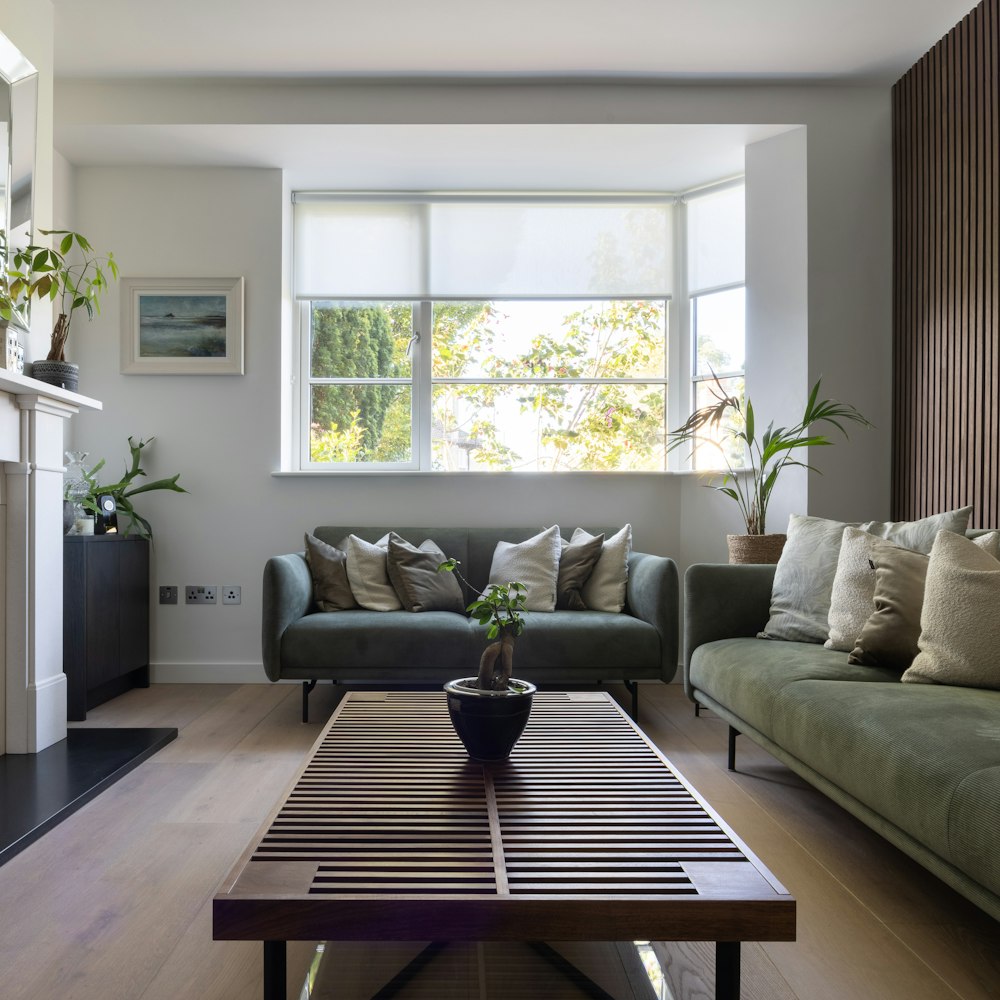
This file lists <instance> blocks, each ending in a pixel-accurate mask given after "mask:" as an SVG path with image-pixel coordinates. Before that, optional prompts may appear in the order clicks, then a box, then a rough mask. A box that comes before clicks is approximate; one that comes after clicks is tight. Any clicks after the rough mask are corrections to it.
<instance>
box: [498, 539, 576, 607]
mask: <svg viewBox="0 0 1000 1000" xmlns="http://www.w3.org/2000/svg"><path fill="white" fill-rule="evenodd" d="M559 551H560V545H559V526H558V525H553V526H552V527H551V528H546V529H545V530H544V531H540V532H539V533H538V534H537V535H533V536H532V537H531V538H528V539H526V540H525V541H523V542H504V541H500V542H497V545H496V548H495V549H494V550H493V562H492V564H491V566H490V577H489V580H488V581H487V584H491V583H510V582H512V581H516V582H517V583H523V584H524V586H525V588H526V590H527V594H526V598H525V609H526V610H528V611H555V609H556V584H557V582H558V579H559Z"/></svg>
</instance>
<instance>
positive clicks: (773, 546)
mask: <svg viewBox="0 0 1000 1000" xmlns="http://www.w3.org/2000/svg"><path fill="white" fill-rule="evenodd" d="M785 538H786V536H785V535H726V542H727V543H728V545H729V561H730V562H731V563H770V564H773V563H776V562H777V561H778V560H779V559H780V558H781V550H782V549H783V548H784V547H785Z"/></svg>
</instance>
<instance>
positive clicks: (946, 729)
mask: <svg viewBox="0 0 1000 1000" xmlns="http://www.w3.org/2000/svg"><path fill="white" fill-rule="evenodd" d="M998 720H1000V692H995V691H979V690H975V689H970V688H961V687H950V686H944V685H940V686H939V685H935V686H933V687H929V686H928V687H925V686H924V685H916V684H902V683H899V682H898V681H894V682H886V683H878V684H871V683H867V684H863V683H860V682H857V681H838V682H835V681H830V680H801V681H797V682H795V683H792V684H788V685H785V686H784V687H782V689H781V691H780V693H779V694H778V696H777V698H776V700H775V704H774V708H773V712H772V732H771V733H769V735H770V737H771V738H772V739H773V740H774V741H775V742H776V743H778V744H779V745H780V746H782V747H783V748H784V749H785V750H787V751H788V752H789V753H791V754H793V755H794V756H795V757H797V758H798V759H799V760H801V761H802V762H803V763H804V764H806V765H808V766H809V767H811V768H812V769H813V770H815V771H817V772H819V773H820V774H822V775H823V776H824V777H825V778H827V780H829V781H830V782H832V783H833V784H834V785H836V786H837V787H839V788H841V789H843V790H844V791H845V792H847V793H848V794H849V795H851V796H852V797H853V798H855V799H857V800H858V801H859V802H862V803H863V804H864V805H866V806H868V807H869V808H870V809H872V810H873V811H874V812H876V813H878V814H879V815H881V816H884V817H885V818H886V819H887V820H888V821H889V822H891V823H893V824H894V825H895V826H897V827H898V828H899V829H901V830H904V831H905V832H906V833H908V834H909V835H910V836H912V837H914V838H915V839H916V840H918V841H920V842H921V843H922V844H925V845H926V846H927V847H929V848H930V849H931V850H933V851H935V852H936V853H938V854H939V855H940V856H941V857H944V858H947V859H949V860H950V861H951V863H952V864H954V865H955V866H956V867H958V868H960V869H961V870H962V871H964V872H965V873H966V874H967V875H969V876H971V877H972V878H974V879H975V880H977V881H979V882H980V883H981V884H983V885H985V886H987V887H989V888H990V889H991V890H992V891H993V892H996V893H1000V857H998V854H997V850H996V831H997V828H998V826H1000V721H998Z"/></svg>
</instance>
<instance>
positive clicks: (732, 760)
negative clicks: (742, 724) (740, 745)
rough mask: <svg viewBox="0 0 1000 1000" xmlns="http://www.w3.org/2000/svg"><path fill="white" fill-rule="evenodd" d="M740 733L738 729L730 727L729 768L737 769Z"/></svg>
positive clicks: (731, 769)
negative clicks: (737, 742) (737, 740)
mask: <svg viewBox="0 0 1000 1000" xmlns="http://www.w3.org/2000/svg"><path fill="white" fill-rule="evenodd" d="M739 735H740V731H739V730H738V729H734V728H733V727H732V726H730V727H729V770H730V771H735V770H736V737H737V736H739Z"/></svg>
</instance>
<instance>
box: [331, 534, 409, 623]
mask: <svg viewBox="0 0 1000 1000" xmlns="http://www.w3.org/2000/svg"><path fill="white" fill-rule="evenodd" d="M337 547H338V548H340V549H343V550H344V551H345V552H347V577H348V579H349V580H350V581H351V591H352V593H353V594H354V598H355V600H356V601H357V602H358V604H360V605H361V607H363V608H367V609H368V610H369V611H398V610H399V609H400V608H402V606H403V605H402V603H401V602H400V600H399V596H398V595H397V594H396V590H395V588H394V587H393V585H392V581H391V580H390V579H389V569H388V563H387V560H388V555H389V535H388V533H387V534H385V535H383V536H382V537H381V538H380V539H379V540H378V541H377V542H374V543H372V542H366V541H365V540H364V539H363V538H359V537H358V536H357V535H348V536H347V538H345V539H344V540H343V541H342V542H341V543H340V545H339V546H337Z"/></svg>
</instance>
